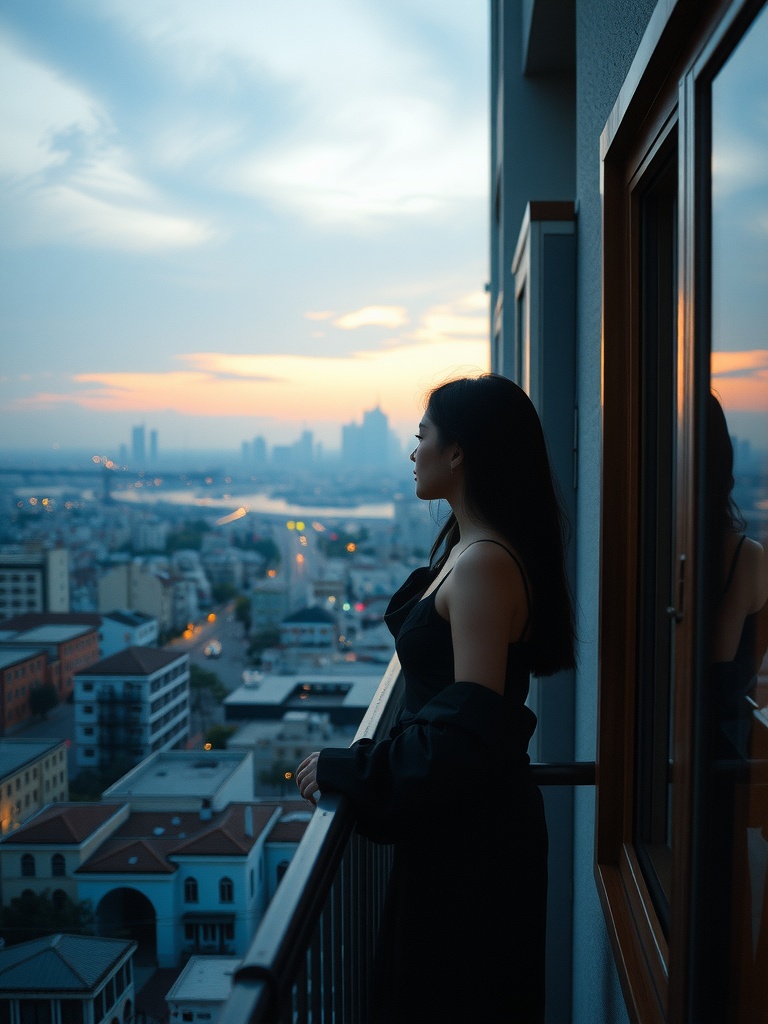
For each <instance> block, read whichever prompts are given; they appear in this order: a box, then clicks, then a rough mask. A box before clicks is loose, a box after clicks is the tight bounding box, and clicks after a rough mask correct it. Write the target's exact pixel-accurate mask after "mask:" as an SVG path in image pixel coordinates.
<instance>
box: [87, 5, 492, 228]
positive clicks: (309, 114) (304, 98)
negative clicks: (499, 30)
mask: <svg viewBox="0 0 768 1024" xmlns="http://www.w3.org/2000/svg"><path fill="white" fill-rule="evenodd" d="M91 7H92V10H93V13H94V14H95V15H96V16H98V17H100V18H109V19H111V20H113V21H114V22H116V23H117V24H118V25H119V26H120V28H121V30H122V31H123V32H127V33H129V34H130V35H131V36H132V37H134V38H136V39H138V40H140V42H141V44H142V45H143V46H144V48H145V49H146V51H147V53H148V54H150V55H151V59H152V60H153V61H154V62H155V63H156V64H158V65H162V67H163V69H164V71H166V73H167V72H170V73H172V74H174V75H175V76H176V77H177V79H178V80H179V81H180V82H182V83H184V88H186V89H188V90H200V89H201V88H205V89H206V90H207V93H206V98H207V99H208V98H209V96H208V93H209V92H210V91H211V90H213V91H214V92H215V93H216V95H217V96H218V97H219V99H220V101H225V100H228V102H229V107H230V108H232V107H236V106H238V97H242V95H245V94H247V95H251V96H253V97H254V98H255V109H256V110H258V112H259V113H258V116H256V115H255V114H254V113H253V110H251V111H250V112H249V114H248V115H246V113H245V112H244V111H241V114H242V117H243V124H242V128H241V137H240V140H239V144H238V140H237V139H236V137H235V132H234V130H231V131H230V133H229V138H228V139H227V140H225V146H226V143H227V142H228V143H229V145H228V146H227V147H226V148H225V149H224V150H222V152H220V153H219V159H216V158H215V157H214V159H213V161H212V164H211V166H210V168H209V173H210V176H211V179H214V180H215V181H216V183H217V186H218V187H219V188H220V189H221V190H223V191H233V192H235V193H237V194H239V195H245V196H251V197H254V198H257V199H260V200H262V201H265V202H268V203H270V204H272V205H273V206H275V207H277V208H284V209H286V210H288V211H290V212H291V213H292V214H293V215H297V216H299V217H301V218H303V219H305V220H307V221H309V222H310V223H313V224H322V225H331V224H344V225H346V226H347V227H355V226H356V227H360V226H363V225H364V226H368V227H370V226H371V224H372V223H378V224H382V222H383V218H387V219H391V218H392V217H398V218H400V217H414V216H415V217H424V216H431V215H441V214H444V213H445V211H446V209H447V207H448V205H453V204H456V203H457V202H484V201H485V193H486V183H487V176H488V174H487V160H488V141H487V112H486V96H485V89H486V82H485V78H484V76H483V75H482V74H477V70H478V69H481V68H482V66H483V62H484V60H485V58H486V53H485V50H486V47H485V22H484V18H483V16H482V15H480V14H478V15H476V16H475V15H470V16H468V15H467V14H466V12H462V11H461V10H460V8H461V5H460V4H454V5H451V4H447V7H448V8H449V10H448V11H446V13H445V14H443V15H442V16H440V17H439V18H437V16H436V15H435V12H434V9H430V10H427V9H426V8H425V9H422V10H420V11H419V12H416V13H415V12H413V11H412V12H410V13H411V16H412V17H413V18H414V21H413V23H412V24H409V18H408V15H407V14H406V15H405V17H404V12H403V11H402V10H399V9H394V10H390V9H388V8H387V6H386V5H375V4H364V5H361V4H359V3H358V2H355V0H325V2H324V3H323V4H322V5H318V4H317V3H316V0H291V4H290V7H289V8H287V7H286V6H285V5H282V6H281V5H273V4H255V3H253V2H250V0H220V2H219V3H217V4H216V5H215V7H212V6H211V5H210V4H208V3H205V2H201V0H98V2H96V0H91ZM430 18H432V19H436V21H437V23H436V24H435V27H436V28H439V29H440V32H439V33H431V32H428V31H424V26H425V24H427V23H428V22H429V20H430ZM468 22H472V23H474V22H476V23H477V31H476V33H473V32H471V31H467V23H468ZM340 25H342V26H343V31H339V29H338V26H340ZM416 26H418V28H417V27H416ZM446 36H451V37H452V41H453V54H454V55H455V53H462V52H466V53H469V54H470V55H471V56H470V59H468V60H467V65H469V66H471V67H472V69H473V71H472V73H470V74H469V75H467V76H464V79H463V80H462V81H461V82H458V81H457V78H460V76H459V75H457V68H456V61H455V59H454V60H451V57H450V56H446V51H448V52H450V51H451V49H452V48H451V47H450V46H448V47H446V46H445V39H446ZM438 40H439V41H438ZM462 86H463V87H464V88H462ZM259 97H261V100H259ZM268 109H271V111H272V112H271V115H269V114H267V113H266V111H267V110H268ZM248 118H251V119H253V120H252V121H251V120H249V119H248ZM231 120H232V119H231V115H230V117H229V118H228V121H230V122H231ZM246 124H248V125H249V127H246ZM230 127H231V125H230ZM175 136H176V137H175V139H174V140H173V141H169V142H168V143H167V145H166V146H165V147H163V145H162V144H161V149H162V148H165V149H166V151H167V152H168V153H169V154H182V155H183V154H184V153H185V152H187V151H189V152H194V150H195V146H199V145H201V144H202V145H207V141H206V140H207V138H208V133H207V132H205V131H204V130H203V129H202V127H198V128H196V129H195V130H194V131H185V130H177V131H176V132H175ZM188 138H189V141H187V140H188Z"/></svg>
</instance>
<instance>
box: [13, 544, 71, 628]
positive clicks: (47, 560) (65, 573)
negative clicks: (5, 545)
mask: <svg viewBox="0 0 768 1024" xmlns="http://www.w3.org/2000/svg"><path fill="white" fill-rule="evenodd" d="M68 611H69V553H68V552H67V550H66V549H65V548H54V549H53V550H51V551H43V552H18V553H17V552H13V553H10V554H4V555H0V620H2V619H9V618H11V617H12V616H14V615H19V614H22V613H24V612H68Z"/></svg>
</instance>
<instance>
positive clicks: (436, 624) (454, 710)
mask: <svg viewBox="0 0 768 1024" xmlns="http://www.w3.org/2000/svg"><path fill="white" fill-rule="evenodd" d="M513 557H514V556H513ZM431 579H432V574H431V572H430V570H429V569H427V568H424V569H417V570H416V572H414V573H412V574H411V576H410V577H409V578H408V580H407V581H406V582H405V584H404V585H403V587H401V588H400V590H399V591H398V592H397V593H396V594H395V596H394V597H393V598H392V600H391V602H390V604H389V607H388V609H387V612H386V615H385V620H386V622H387V624H388V626H389V628H390V629H391V631H392V633H393V635H394V636H395V638H396V648H397V653H398V657H399V660H400V665H401V669H402V672H403V676H404V680H405V696H404V707H403V710H402V711H401V713H400V717H399V720H398V722H397V724H396V725H395V727H394V728H393V730H392V732H391V734H390V736H389V738H387V739H385V740H382V741H379V742H376V743H374V742H373V741H371V740H361V741H358V742H357V743H354V744H352V746H351V747H349V748H348V749H345V750H344V749H326V750H323V751H322V752H321V754H320V758H319V761H318V767H317V782H318V785H319V787H320V790H321V791H326V790H328V791H331V790H332V791H335V792H341V793H345V794H347V795H348V796H349V797H350V799H351V800H352V802H353V805H354V807H355V809H356V813H357V822H358V829H359V831H360V832H362V833H363V834H364V835H367V836H368V837H369V838H371V839H373V840H374V841H376V842H383V843H393V844H394V859H393V868H392V875H391V879H390V885H389V889H388V896H387V905H386V908H385V912H384V916H383V921H382V926H381V930H380V934H379V939H378V944H377V949H376V960H375V965H374V972H373V977H372V979H371V998H370V1014H369V1022H370V1024H384V1022H387V1024H409V1022H413V1024H431V1022H433V1021H434V1022H435V1024H437V1022H440V1024H453V1022H455V1024H459V1022H460V1024H517V1022H519V1024H540V1022H541V1021H543V1019H544V939H545V920H546V889H547V830H546V823H545V820H544V811H543V804H542V800H541V794H540V793H539V790H538V788H537V787H536V786H534V785H533V783H532V782H531V778H530V768H529V758H528V754H527V747H528V743H529V740H530V738H531V735H532V734H533V730H534V727H535V724H536V718H535V715H534V714H533V712H532V711H530V709H529V708H527V707H526V706H525V699H526V697H527V694H528V683H529V674H530V668H529V664H528V656H527V650H526V644H525V643H517V644H512V645H510V647H509V655H508V662H507V673H506V685H505V693H504V696H503V697H502V696H501V695H499V694H498V693H495V692H494V691H493V690H490V689H489V688H488V687H485V686H480V685H478V684H476V683H469V682H462V681H455V679H454V673H453V646H452V642H451V629H450V624H449V623H448V622H447V621H446V620H445V619H443V618H442V617H441V616H440V615H439V613H438V612H437V609H436V608H435V595H436V593H437V590H435V591H433V592H432V593H431V594H429V595H428V596H427V597H426V598H423V599H421V595H422V594H423V593H424V591H425V590H426V589H427V588H428V586H429V584H430V582H431ZM441 585H442V584H441ZM437 589H439V587H438V588H437Z"/></svg>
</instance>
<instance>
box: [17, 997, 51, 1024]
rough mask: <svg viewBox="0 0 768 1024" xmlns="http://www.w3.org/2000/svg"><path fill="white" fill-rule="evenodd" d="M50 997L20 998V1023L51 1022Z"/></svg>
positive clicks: (39, 1023)
mask: <svg viewBox="0 0 768 1024" xmlns="http://www.w3.org/2000/svg"><path fill="white" fill-rule="evenodd" d="M51 1011H52V1006H51V1000H50V999H20V1000H19V1024H51V1021H52V1012H51Z"/></svg>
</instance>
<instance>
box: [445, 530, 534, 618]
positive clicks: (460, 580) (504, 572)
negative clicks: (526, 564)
mask: <svg viewBox="0 0 768 1024" xmlns="http://www.w3.org/2000/svg"><path fill="white" fill-rule="evenodd" d="M524 571H525V570H524V568H523V565H522V560H521V559H520V558H519V556H518V555H517V554H516V552H514V551H513V549H512V548H511V547H509V546H508V545H506V544H502V543H501V542H500V541H496V540H492V539H491V538H488V539H487V540H480V541H476V542H474V543H472V544H470V545H468V546H467V547H466V548H465V549H464V551H462V552H461V554H460V555H459V557H458V558H457V559H456V564H455V566H454V568H453V572H452V574H451V575H452V576H453V586H454V587H455V589H456V590H460V591H461V592H462V593H463V594H464V595H465V596H466V597H467V599H475V600H478V599H479V600H483V601H486V600H488V599H489V598H490V599H491V600H494V601H498V600H499V598H500V596H501V595H502V594H507V595H508V597H509V598H511V599H512V601H513V602H514V601H515V600H516V598H517V597H518V595H521V594H524V593H525V589H526V588H525V581H524V576H523V574H524Z"/></svg>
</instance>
